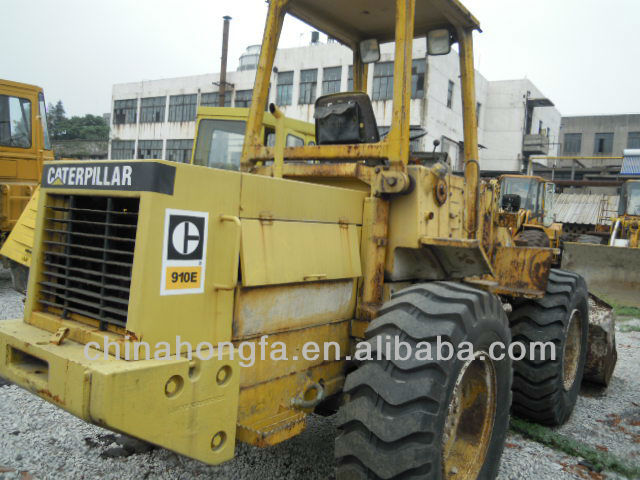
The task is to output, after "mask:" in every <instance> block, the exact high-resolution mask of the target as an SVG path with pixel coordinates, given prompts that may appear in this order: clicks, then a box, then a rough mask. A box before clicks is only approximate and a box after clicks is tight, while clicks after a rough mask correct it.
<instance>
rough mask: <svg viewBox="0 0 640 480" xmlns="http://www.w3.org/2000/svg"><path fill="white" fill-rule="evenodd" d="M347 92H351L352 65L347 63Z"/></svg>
mask: <svg viewBox="0 0 640 480" xmlns="http://www.w3.org/2000/svg"><path fill="white" fill-rule="evenodd" d="M347 92H353V65H349V76H348V78H347Z"/></svg>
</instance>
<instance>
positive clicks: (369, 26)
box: [287, 0, 480, 47]
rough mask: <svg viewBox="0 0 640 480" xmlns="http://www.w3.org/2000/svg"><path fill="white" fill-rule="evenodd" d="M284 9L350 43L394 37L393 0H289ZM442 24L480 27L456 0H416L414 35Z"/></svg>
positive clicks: (328, 33)
mask: <svg viewBox="0 0 640 480" xmlns="http://www.w3.org/2000/svg"><path fill="white" fill-rule="evenodd" d="M287 12H288V13H290V14H291V15H293V16H295V17H297V18H299V19H300V20H302V21H303V22H305V23H307V24H309V25H310V26H312V27H314V28H316V29H317V30H321V31H322V32H324V33H326V34H327V35H329V36H330V37H333V38H335V39H337V40H338V41H340V42H342V43H344V44H346V45H349V46H350V47H354V46H356V45H357V44H358V43H359V42H360V41H362V40H366V39H369V38H376V39H378V41H379V42H380V43H384V42H391V41H393V40H395V18H396V16H395V2H394V1H390V0H322V1H318V0H290V2H289V4H288V5H287ZM445 26H449V27H454V28H456V27H463V28H469V29H478V30H479V29H480V24H479V22H478V20H476V18H475V17H474V16H473V15H472V14H471V13H470V12H469V11H468V10H467V9H466V8H465V7H464V5H462V3H460V1H459V0H416V13H415V34H414V36H415V37H424V36H426V34H427V32H428V31H429V30H432V29H434V28H440V27H445Z"/></svg>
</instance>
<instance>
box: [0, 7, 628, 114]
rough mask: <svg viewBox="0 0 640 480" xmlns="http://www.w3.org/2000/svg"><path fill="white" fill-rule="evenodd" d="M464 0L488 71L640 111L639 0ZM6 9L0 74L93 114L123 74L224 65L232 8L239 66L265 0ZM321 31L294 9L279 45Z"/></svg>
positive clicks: (72, 110)
mask: <svg viewBox="0 0 640 480" xmlns="http://www.w3.org/2000/svg"><path fill="white" fill-rule="evenodd" d="M319 1H321V0H319ZM390 1H391V0H390ZM417 1H421V0H417ZM462 1H463V3H464V4H465V5H466V6H467V7H468V8H469V9H470V10H471V11H472V13H474V15H475V16H476V17H477V18H478V19H479V20H480V23H481V25H482V29H483V33H480V34H477V35H476V66H477V68H478V69H479V71H480V72H481V73H482V75H484V76H485V77H486V78H487V79H488V80H506V79H514V78H522V77H527V78H529V79H530V80H531V81H533V83H534V84H535V85H536V86H537V87H538V88H539V89H540V90H541V91H542V92H543V93H544V94H545V95H546V96H547V97H549V98H550V99H551V100H553V101H554V102H555V104H556V106H557V107H558V109H559V110H560V112H561V113H562V114H563V115H587V114H616V113H640V95H639V94H638V93H639V91H640V87H639V83H640V82H638V79H640V62H639V61H638V59H639V58H640V41H638V33H637V25H638V18H640V2H639V1H638V0H608V1H606V2H603V1H602V0H536V1H535V2H533V1H530V0H529V1H525V0H462ZM0 11H2V17H3V18H2V28H0V45H3V46H4V47H5V50H4V53H3V54H2V57H1V58H2V60H1V61H0V78H5V79H9V80H14V81H20V82H25V83H32V84H36V85H39V86H41V87H43V88H44V90H45V96H46V97H47V101H48V102H56V101H57V100H62V102H63V103H64V106H65V108H66V110H67V114H68V115H84V114H85V113H92V114H102V113H105V112H108V111H109V109H110V103H111V88H112V85H113V84H114V83H124V82H135V81H141V80H153V79H159V78H170V77H180V76H186V75H197V74H202V73H211V72H218V71H219V66H220V54H221V48H222V17H223V16H224V15H229V16H231V17H233V20H232V23H231V34H230V50H229V67H230V69H231V70H233V69H235V68H236V67H237V64H238V58H239V57H240V55H241V54H242V53H243V51H244V50H245V48H246V47H247V46H248V45H252V44H259V43H261V40H262V34H263V30H264V22H265V15H266V3H265V1H264V0H181V1H175V0H174V1H169V0H108V1H105V0H56V1H51V0H0ZM310 31H311V29H310V27H308V26H306V25H304V24H302V23H301V22H299V21H297V20H294V19H287V21H286V22H285V29H284V31H283V36H282V39H281V41H280V46H285V47H286V46H301V45H305V44H308V42H309V38H310V33H309V32H310Z"/></svg>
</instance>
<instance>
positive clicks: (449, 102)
mask: <svg viewBox="0 0 640 480" xmlns="http://www.w3.org/2000/svg"><path fill="white" fill-rule="evenodd" d="M455 86H456V84H455V83H453V82H452V81H451V80H449V88H448V89H447V108H453V91H454V89H455Z"/></svg>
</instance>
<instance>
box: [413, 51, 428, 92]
mask: <svg viewBox="0 0 640 480" xmlns="http://www.w3.org/2000/svg"><path fill="white" fill-rule="evenodd" d="M426 72H427V60H426V59H424V58H418V59H416V60H414V61H413V63H412V65H411V98H424V75H425V73H426Z"/></svg>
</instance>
